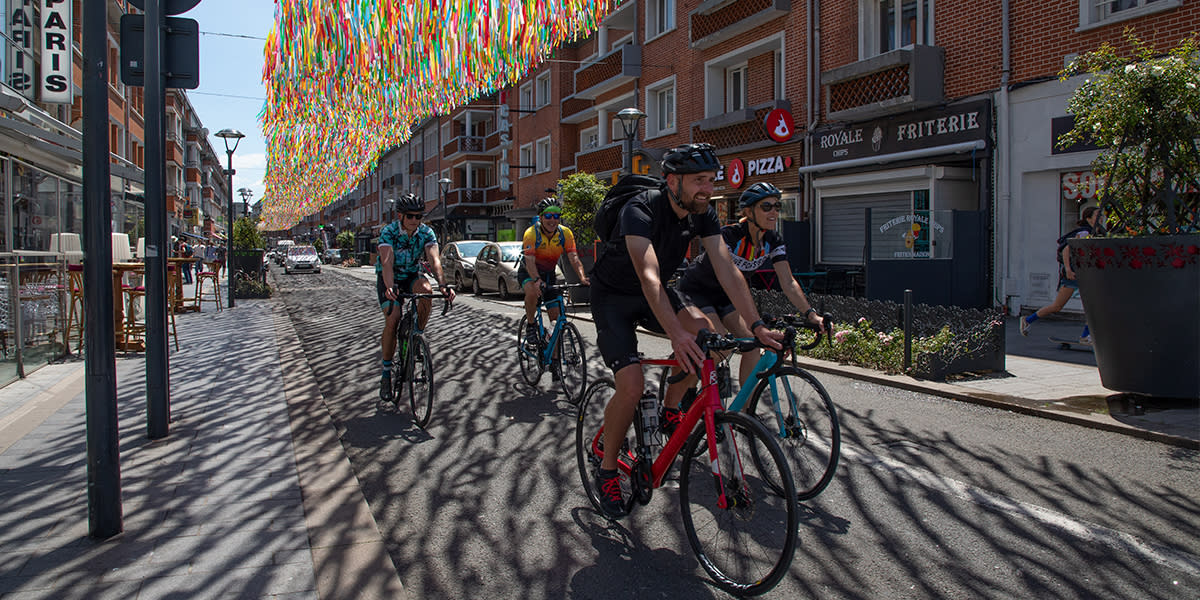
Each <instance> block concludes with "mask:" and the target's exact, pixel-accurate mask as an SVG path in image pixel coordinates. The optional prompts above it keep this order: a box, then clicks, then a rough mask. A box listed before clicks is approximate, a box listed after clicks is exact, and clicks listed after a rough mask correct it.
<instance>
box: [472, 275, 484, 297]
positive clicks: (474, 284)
mask: <svg viewBox="0 0 1200 600" xmlns="http://www.w3.org/2000/svg"><path fill="white" fill-rule="evenodd" d="M471 293H472V294H475V295H476V296H482V295H483V289H482V288H480V287H479V278H478V277H471Z"/></svg>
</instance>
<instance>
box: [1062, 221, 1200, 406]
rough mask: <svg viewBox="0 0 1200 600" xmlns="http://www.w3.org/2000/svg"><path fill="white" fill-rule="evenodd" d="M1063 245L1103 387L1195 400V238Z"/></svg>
mask: <svg viewBox="0 0 1200 600" xmlns="http://www.w3.org/2000/svg"><path fill="white" fill-rule="evenodd" d="M1069 244H1070V247H1071V253H1072V256H1071V258H1072V264H1073V266H1074V268H1075V273H1076V276H1077V278H1078V280H1079V293H1080V296H1081V297H1082V298H1083V309H1084V312H1085V313H1086V316H1087V323H1088V327H1089V328H1091V332H1092V340H1093V348H1094V349H1095V351H1096V364H1097V366H1099V368H1100V382H1101V383H1102V384H1103V385H1104V387H1106V388H1108V389H1110V390H1115V391H1118V392H1130V393H1137V394H1145V395H1148V396H1160V397H1167V398H1200V235H1197V234H1190V235H1166V236H1148V237H1138V238H1083V239H1076V240H1071V241H1070V242H1069Z"/></svg>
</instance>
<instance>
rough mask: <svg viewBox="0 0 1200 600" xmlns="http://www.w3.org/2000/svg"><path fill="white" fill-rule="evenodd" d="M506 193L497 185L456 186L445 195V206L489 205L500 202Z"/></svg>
mask: <svg viewBox="0 0 1200 600" xmlns="http://www.w3.org/2000/svg"><path fill="white" fill-rule="evenodd" d="M505 197H507V194H502V193H500V187H499V186H491V187H485V188H456V189H453V190H450V193H449V194H447V195H446V207H447V208H454V207H468V206H489V205H492V204H495V203H497V202H501V201H502V200H503V199H504V198H505Z"/></svg>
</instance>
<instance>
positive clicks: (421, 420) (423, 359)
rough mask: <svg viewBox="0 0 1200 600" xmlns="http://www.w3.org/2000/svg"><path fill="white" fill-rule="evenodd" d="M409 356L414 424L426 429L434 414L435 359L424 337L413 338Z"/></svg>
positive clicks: (410, 401)
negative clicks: (430, 353)
mask: <svg viewBox="0 0 1200 600" xmlns="http://www.w3.org/2000/svg"><path fill="white" fill-rule="evenodd" d="M408 356H409V361H410V362H409V367H410V368H409V371H408V403H409V406H411V407H412V411H413V422H415V423H416V424H417V427H420V428H422V429H424V428H425V426H426V425H428V424H429V417H430V416H431V415H432V414H433V357H432V356H430V355H429V344H427V343H426V342H425V337H424V336H421V335H416V336H413V340H412V347H410V348H409V349H408Z"/></svg>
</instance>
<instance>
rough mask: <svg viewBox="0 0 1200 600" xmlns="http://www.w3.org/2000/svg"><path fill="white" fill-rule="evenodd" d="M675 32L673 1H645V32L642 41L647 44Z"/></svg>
mask: <svg viewBox="0 0 1200 600" xmlns="http://www.w3.org/2000/svg"><path fill="white" fill-rule="evenodd" d="M674 30H675V0H647V1H646V32H645V35H643V36H642V39H644V40H646V41H647V42H649V41H651V40H653V39H655V38H657V37H660V36H663V35H666V34H668V33H670V32H671V31H674Z"/></svg>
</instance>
